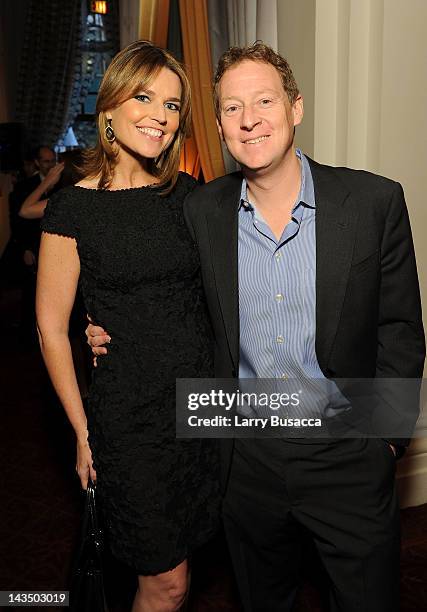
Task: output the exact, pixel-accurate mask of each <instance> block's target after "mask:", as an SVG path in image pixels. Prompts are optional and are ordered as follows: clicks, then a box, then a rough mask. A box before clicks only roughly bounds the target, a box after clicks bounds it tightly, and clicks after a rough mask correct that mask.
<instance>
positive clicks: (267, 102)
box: [259, 98, 272, 106]
mask: <svg viewBox="0 0 427 612" xmlns="http://www.w3.org/2000/svg"><path fill="white" fill-rule="evenodd" d="M259 103H260V104H261V106H269V105H270V104H271V103H272V100H270V98H263V99H262V100H260V102H259Z"/></svg>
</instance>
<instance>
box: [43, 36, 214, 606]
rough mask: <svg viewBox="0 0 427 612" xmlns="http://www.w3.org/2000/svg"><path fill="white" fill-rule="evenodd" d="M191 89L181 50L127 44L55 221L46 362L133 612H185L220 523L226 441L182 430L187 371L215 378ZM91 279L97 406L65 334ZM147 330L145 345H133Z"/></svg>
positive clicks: (47, 232)
mask: <svg viewBox="0 0 427 612" xmlns="http://www.w3.org/2000/svg"><path fill="white" fill-rule="evenodd" d="M190 96H191V93H190V89H189V83H188V79H187V76H186V74H185V72H184V70H183V68H182V66H181V65H180V64H179V62H177V60H175V58H174V57H173V56H172V55H170V54H169V53H168V52H166V51H164V50H163V49H160V48H158V47H155V46H154V45H152V44H151V43H149V42H147V41H136V42H134V43H132V44H131V45H130V46H129V47H127V48H126V49H123V50H122V51H121V52H120V53H119V54H118V55H117V56H116V57H115V58H114V59H113V60H112V62H111V64H110V65H109V67H108V69H107V71H106V73H105V75H104V77H103V80H102V83H101V86H100V89H99V93H98V99H97V117H98V129H99V138H98V144H97V146H96V147H95V149H93V150H92V151H90V152H89V153H88V154H87V155H86V158H85V162H84V163H83V171H84V178H83V179H82V180H81V181H79V182H78V183H77V185H76V186H71V187H68V188H65V189H62V190H61V191H59V192H58V193H56V194H55V195H54V196H53V197H52V198H50V199H49V202H48V205H47V207H46V210H45V214H44V218H43V220H42V229H43V235H42V242H41V248H40V258H39V271H38V284H37V322H38V328H39V335H40V345H41V349H42V354H43V357H44V360H45V363H46V366H47V368H48V371H49V374H50V377H51V380H52V382H53V385H54V387H55V389H56V391H57V394H58V396H59V398H60V399H61V402H62V404H63V406H64V409H65V411H66V413H67V415H68V418H69V420H70V422H71V424H72V426H73V428H74V430H75V433H76V439H77V466H76V469H77V472H78V475H79V477H80V481H81V484H82V487H83V488H86V487H87V482H88V479H89V478H91V479H92V480H96V486H97V491H98V493H99V496H100V500H101V502H102V508H103V512H104V515H105V524H106V530H107V535H108V541H109V544H110V548H111V550H112V553H113V554H114V555H115V556H116V557H117V558H118V559H119V560H121V561H122V562H123V563H125V564H127V565H128V566H129V567H130V568H132V569H133V570H134V571H135V573H136V574H137V575H138V591H137V593H136V596H135V600H134V603H133V607H132V611H133V612H157V611H158V612H172V611H175V610H178V609H179V608H180V607H181V605H182V603H183V601H184V598H185V594H186V590H187V571H188V559H189V557H190V556H191V554H192V552H193V551H194V550H195V549H196V548H197V547H198V546H200V545H202V544H203V543H205V542H206V541H207V540H208V539H209V538H210V537H211V536H212V535H213V533H214V532H215V531H216V529H217V526H218V519H219V483H218V477H217V470H218V456H217V444H216V442H215V441H210V440H178V439H176V432H175V380H176V378H198V377H201V378H209V377H210V376H211V375H212V373H213V369H212V363H213V341H212V334H211V328H210V323H209V319H208V316H207V312H206V305H205V299H204V295H203V289H202V282H201V276H200V264H199V259H198V255H197V250H196V247H195V245H194V244H193V242H192V239H191V236H190V234H189V233H188V230H187V227H186V225H185V220H184V215H183V209H182V207H183V202H184V199H185V197H186V195H187V194H188V193H189V192H190V191H191V190H192V189H193V188H194V187H195V185H196V181H195V180H194V179H193V178H192V177H190V176H189V175H187V174H184V173H179V172H178V168H179V160H180V153H181V147H182V145H183V142H184V139H185V137H186V134H187V131H188V128H189V124H190ZM78 283H80V286H81V288H82V293H83V299H84V302H85V307H86V309H87V312H88V313H90V315H91V317H92V318H93V319H94V320H95V321H98V322H100V323H102V324H103V325H105V326H108V328H109V329H111V330H112V333H114V334H115V341H114V343H113V344H112V345H111V348H112V350H111V355H110V357H111V359H109V360H108V361H107V360H105V361H104V362H103V363H102V366H101V367H98V368H97V369H96V371H95V372H94V376H93V378H92V384H91V387H90V393H89V401H88V405H87V412H85V410H84V406H83V402H82V399H81V395H80V393H79V390H78V386H77V382H76V376H75V370H74V367H73V363H72V359H71V352H70V343H69V336H68V326H69V318H70V311H71V306H72V304H73V301H74V297H75V293H76V288H77V284H78ZM134 326H136V327H137V328H138V330H139V332H140V334H141V338H142V340H141V342H138V343H136V344H134V345H133V347H132V350H129V341H128V340H127V338H128V336H129V331H130V329H132V327H134Z"/></svg>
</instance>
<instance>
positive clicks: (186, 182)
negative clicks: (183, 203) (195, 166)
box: [175, 172, 198, 197]
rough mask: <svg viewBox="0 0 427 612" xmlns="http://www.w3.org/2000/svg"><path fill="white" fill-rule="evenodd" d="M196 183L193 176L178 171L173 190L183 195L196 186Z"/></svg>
mask: <svg viewBox="0 0 427 612" xmlns="http://www.w3.org/2000/svg"><path fill="white" fill-rule="evenodd" d="M197 185H198V183H197V181H196V179H195V178H194V176H191V174H187V172H179V174H178V179H177V181H176V185H175V192H176V193H177V195H178V196H180V197H183V196H184V197H185V196H186V195H187V194H188V193H190V192H191V191H193V189H195V188H196V187H197Z"/></svg>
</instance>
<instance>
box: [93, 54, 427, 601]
mask: <svg viewBox="0 0 427 612" xmlns="http://www.w3.org/2000/svg"><path fill="white" fill-rule="evenodd" d="M214 101H215V107H216V113H217V121H218V129H219V131H220V135H221V136H222V138H223V139H224V140H225V143H226V145H227V147H228V150H229V151H230V153H231V155H232V156H233V157H234V158H235V159H236V160H237V161H238V162H239V163H240V165H241V167H242V173H234V174H231V175H229V176H225V177H222V178H220V179H217V180H215V181H212V182H211V183H209V184H207V185H205V186H203V187H201V188H199V189H197V190H196V191H194V192H193V193H192V194H191V196H190V197H189V198H188V200H187V202H186V204H185V210H186V216H187V221H188V225H189V228H190V231H192V233H193V236H194V239H195V241H196V242H197V244H198V247H199V250H200V258H201V266H202V274H203V281H204V287H205V291H206V296H207V301H208V306H209V310H210V314H211V318H212V323H213V328H214V333H215V351H216V354H215V357H216V374H217V376H218V377H220V378H230V377H237V376H239V377H240V378H278V379H283V380H285V379H286V378H287V377H289V378H294V379H297V380H300V381H304V380H310V379H317V380H322V379H323V380H326V379H331V378H334V379H341V378H347V379H380V378H396V377H398V378H401V379H407V378H417V377H421V375H422V368H423V362H424V355H425V346H424V334H423V329H422V320H421V310H420V299H419V290H418V281H417V274H416V267H415V260H414V252H413V246H412V240H411V234H410V227H409V221H408V216H407V212H406V208H405V203H404V197H403V192H402V189H401V187H400V185H398V184H397V183H394V182H393V181H390V180H388V179H385V178H382V177H378V176H374V175H372V174H369V173H367V172H361V171H354V170H349V169H345V168H331V167H327V166H323V165H320V164H317V163H316V162H314V161H312V160H310V159H308V158H307V157H306V156H304V155H303V154H302V153H301V152H300V151H296V150H295V148H294V146H293V140H294V129H295V126H297V125H298V124H299V123H300V122H301V120H302V116H303V102H302V98H301V96H300V94H299V92H298V88H297V85H296V83H295V80H294V77H293V75H292V72H291V69H290V67H289V65H288V64H287V62H286V61H285V60H284V59H283V58H282V57H281V56H280V55H278V54H276V53H275V52H274V51H273V50H272V49H270V48H269V47H267V46H265V45H263V44H260V43H257V44H255V45H253V46H251V47H248V48H232V49H230V50H229V51H227V52H226V53H225V54H224V55H223V56H222V58H221V59H220V62H219V65H218V69H217V72H216V77H215V91H214ZM88 333H89V341H90V343H91V344H92V346H96V345H99V344H100V343H101V342H104V341H105V339H106V337H105V335H99V336H98V337H95V338H93V337H91V334H101V332H100V330H99V329H98V328H92V329H90V330H89V332H88ZM94 352H96V353H97V354H102V353H103V352H105V349H95V351H94ZM325 409H326V406H325ZM398 410H402V411H403V412H405V410H407V411H408V412H409V415H410V417H409V418H410V420H411V419H412V422H414V421H415V412H416V409H415V408H414V405H413V402H412V404H411V405H408V406H404V405H402V406H398ZM375 433H376V432H375V431H373V434H374V435H375ZM407 444H408V440H407V439H405V438H404V437H403V436H402V437H394V438H393V439H387V440H383V439H382V436H381V432H380V431H379V432H377V437H366V436H361V437H358V438H352V439H348V438H341V439H340V438H330V439H326V440H325V439H323V440H319V439H317V440H316V439H314V438H306V439H304V438H301V439H298V438H282V439H250V440H249V439H236V440H235V441H234V443H233V442H232V441H228V440H224V441H223V452H222V473H223V481H224V483H225V484H226V494H225V499H224V523H225V528H226V533H227V538H228V542H229V546H230V551H231V555H232V559H233V564H234V568H235V572H236V576H237V580H238V584H239V589H240V593H241V597H242V601H243V604H244V608H245V610H246V611H251V612H252V611H253V612H279V611H280V612H282V611H287V610H291V608H292V605H293V601H294V597H295V592H296V588H297V586H298V579H299V565H300V560H301V550H300V547H301V541H302V537H301V533H302V531H304V532H307V531H308V532H309V533H310V534H311V535H312V537H313V538H314V541H315V544H316V546H317V548H318V551H319V554H320V557H321V559H322V561H323V563H324V566H325V568H326V571H327V573H328V575H329V577H330V581H331V589H330V591H331V609H332V610H333V611H341V612H353V611H356V610H363V611H364V612H371V611H372V612H373V611H374V610H375V612H392V611H393V610H398V608H399V603H398V581H399V574H398V568H399V517H398V504H397V498H396V492H395V483H394V471H395V454H399V455H401V454H402V452H403V450H404V447H405V446H406V445H407Z"/></svg>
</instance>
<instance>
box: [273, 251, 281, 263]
mask: <svg viewBox="0 0 427 612" xmlns="http://www.w3.org/2000/svg"><path fill="white" fill-rule="evenodd" d="M274 257H275V258H276V259H277V261H278V260H279V259H280V258H281V257H282V253H279V252H277V253H275V255H274Z"/></svg>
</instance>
